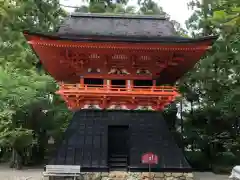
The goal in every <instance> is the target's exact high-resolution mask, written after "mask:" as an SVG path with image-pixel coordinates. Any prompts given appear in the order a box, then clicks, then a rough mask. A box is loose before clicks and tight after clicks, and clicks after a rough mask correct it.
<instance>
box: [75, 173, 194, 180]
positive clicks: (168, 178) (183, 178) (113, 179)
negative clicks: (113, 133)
mask: <svg viewBox="0 0 240 180" xmlns="http://www.w3.org/2000/svg"><path fill="white" fill-rule="evenodd" d="M78 179H79V180H148V179H149V173H148V172H142V173H141V172H138V173H135V172H119V171H116V172H110V173H107V172H106V173H105V172H104V173H96V172H95V173H83V174H82V175H81V177H79V178H78ZM151 180H194V177H193V173H181V172H178V173H173V172H158V173H153V172H152V173H151Z"/></svg>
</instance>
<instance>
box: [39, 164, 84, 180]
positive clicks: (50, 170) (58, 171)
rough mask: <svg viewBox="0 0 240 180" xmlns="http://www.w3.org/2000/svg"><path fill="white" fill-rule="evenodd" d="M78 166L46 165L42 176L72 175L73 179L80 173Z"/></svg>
mask: <svg viewBox="0 0 240 180" xmlns="http://www.w3.org/2000/svg"><path fill="white" fill-rule="evenodd" d="M80 169H81V167H80V166H76V165H46V170H45V172H43V178H44V177H73V178H74V180H76V178H77V177H78V176H79V175H80Z"/></svg>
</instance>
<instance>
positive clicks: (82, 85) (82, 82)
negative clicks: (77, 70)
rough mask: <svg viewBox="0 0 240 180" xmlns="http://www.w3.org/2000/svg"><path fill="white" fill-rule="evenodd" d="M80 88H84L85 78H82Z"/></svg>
mask: <svg viewBox="0 0 240 180" xmlns="http://www.w3.org/2000/svg"><path fill="white" fill-rule="evenodd" d="M80 87H84V78H83V77H82V76H81V77H80Z"/></svg>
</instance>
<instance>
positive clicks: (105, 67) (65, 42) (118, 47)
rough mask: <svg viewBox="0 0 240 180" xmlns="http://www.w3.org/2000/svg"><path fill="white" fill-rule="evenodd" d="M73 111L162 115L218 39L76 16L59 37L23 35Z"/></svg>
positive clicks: (138, 21)
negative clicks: (148, 111)
mask: <svg viewBox="0 0 240 180" xmlns="http://www.w3.org/2000/svg"><path fill="white" fill-rule="evenodd" d="M24 35H25V37H26V38H27V40H28V43H29V44H30V45H31V46H32V48H33V50H34V51H35V52H36V54H37V56H38V57H39V59H40V61H41V63H42V64H43V66H44V67H45V69H46V70H47V71H48V72H49V73H50V74H51V75H52V76H53V77H54V78H55V79H56V80H57V81H58V82H59V84H60V90H59V91H58V93H59V94H60V95H61V96H62V97H63V99H64V100H65V101H66V103H67V105H68V106H69V108H71V109H82V108H100V109H116V108H119V109H152V110H162V109H163V108H164V106H166V105H167V104H169V103H170V102H172V101H173V100H174V99H175V98H176V96H177V95H178V93H177V90H176V89H175V88H174V87H171V86H163V85H165V84H174V83H175V82H176V81H177V80H178V79H179V78H180V77H181V76H182V75H183V74H184V73H185V72H187V71H188V70H189V69H190V68H192V67H193V66H194V65H195V64H196V62H197V61H198V60H199V59H200V58H201V56H202V55H203V54H204V53H205V52H206V50H207V49H209V48H210V47H211V45H212V43H213V41H214V40H215V39H216V37H206V38H200V39H190V38H182V37H176V35H175V32H174V28H173V25H172V24H171V23H170V22H169V21H167V20H166V19H162V18H158V17H152V16H151V17H148V16H143V17H142V16H107V15H97V14H90V15H89V14H88V15H82V14H81V15H72V16H70V17H69V18H68V19H67V20H65V22H64V23H63V24H62V25H61V26H60V28H59V31H58V32H57V33H56V34H55V35H43V34H37V33H30V32H24Z"/></svg>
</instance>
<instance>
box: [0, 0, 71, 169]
mask: <svg viewBox="0 0 240 180" xmlns="http://www.w3.org/2000/svg"><path fill="white" fill-rule="evenodd" d="M0 3H1V4H0V5H1V6H0V22H1V25H0V30H1V32H2V33H1V34H0V45H1V56H0V66H1V67H0V68H1V69H0V129H1V134H0V146H1V147H2V148H3V147H7V148H11V149H13V163H12V165H13V166H15V165H16V166H17V167H20V165H21V162H20V160H21V159H22V160H23V159H24V158H23V156H24V152H23V150H24V148H27V147H33V146H36V143H35V142H39V141H38V139H39V138H41V137H38V136H36V134H39V133H38V132H37V130H36V128H35V129H34V127H33V126H31V127H30V126H29V123H27V119H29V118H28V117H26V115H27V114H28V115H29V114H36V113H38V114H39V113H41V114H43V110H47V112H51V111H53V110H54V106H55V104H54V103H55V101H51V98H50V96H49V95H51V94H52V93H53V92H54V91H55V90H56V84H55V82H54V81H53V80H52V78H50V77H49V76H47V75H45V73H43V72H40V74H38V73H37V72H36V68H35V65H36V64H37V62H38V60H37V58H36V56H35V55H34V54H33V52H32V50H31V49H30V47H29V46H28V45H27V43H26V40H25V38H24V37H23V35H22V31H23V30H26V29H30V30H32V31H36V32H47V31H55V29H56V28H57V27H58V24H59V23H60V22H61V20H62V18H63V17H64V16H65V15H66V13H65V12H64V11H63V10H62V9H61V8H60V5H59V3H58V1H57V0H54V1H51V2H48V1H35V0H30V1H22V0H20V1H19V0H18V1H14V0H13V1H8V0H7V1H1V2H0ZM54 99H55V98H54ZM39 104H41V107H40V109H39V108H38V109H39V110H40V111H37V110H36V109H37V105H39ZM60 104H62V103H60ZM30 107H31V108H30ZM55 109H56V108H55ZM65 111H66V112H67V110H66V108H65ZM44 118H45V119H46V117H44ZM52 119H53V120H54V117H52ZM56 121H57V120H56ZM49 122H51V121H49ZM43 128H44V126H43V124H42V125H41V127H39V129H43ZM56 128H59V126H58V127H56ZM45 129H46V128H45Z"/></svg>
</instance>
